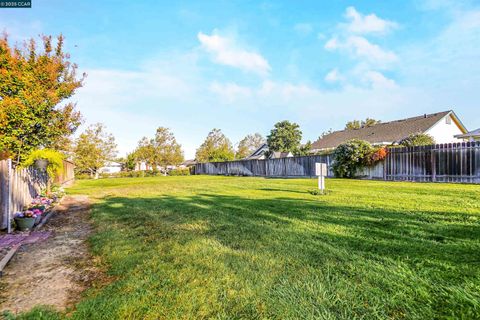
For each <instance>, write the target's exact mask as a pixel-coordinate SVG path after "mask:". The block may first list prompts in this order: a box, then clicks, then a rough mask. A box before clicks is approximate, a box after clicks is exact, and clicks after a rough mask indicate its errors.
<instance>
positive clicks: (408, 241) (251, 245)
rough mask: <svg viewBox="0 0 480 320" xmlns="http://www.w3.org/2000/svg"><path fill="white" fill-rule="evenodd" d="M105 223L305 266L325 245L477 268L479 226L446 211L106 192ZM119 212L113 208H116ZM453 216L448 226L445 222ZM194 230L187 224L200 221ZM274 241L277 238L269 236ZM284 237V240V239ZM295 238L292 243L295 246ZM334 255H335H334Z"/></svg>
mask: <svg viewBox="0 0 480 320" xmlns="http://www.w3.org/2000/svg"><path fill="white" fill-rule="evenodd" d="M97 206H98V211H100V212H103V213H102V217H101V219H100V220H101V221H102V222H108V221H110V222H114V223H116V224H118V223H120V224H123V225H124V227H126V228H132V229H138V232H139V233H144V232H145V228H146V229H147V230H148V232H152V233H153V234H152V235H151V236H150V238H151V239H153V240H155V232H158V236H160V235H161V234H163V233H165V234H163V236H168V232H174V233H175V232H182V234H183V235H184V236H185V237H187V238H188V233H192V236H193V235H198V234H199V233H202V234H203V235H205V236H208V237H212V238H215V239H216V240H218V241H219V242H221V243H222V244H223V245H225V246H228V247H230V248H232V249H235V250H255V249H256V248H261V250H270V251H271V252H273V253H278V254H286V255H289V254H292V252H291V251H289V250H292V249H294V248H295V247H297V248H299V249H301V250H302V252H298V251H297V252H295V256H296V257H297V258H301V257H302V255H303V256H304V258H305V261H306V262H307V263H312V264H316V263H318V262H320V263H321V261H315V260H312V259H310V258H311V256H317V255H318V251H319V250H327V252H325V251H324V252H323V254H326V255H327V256H328V251H329V247H330V246H333V247H335V249H336V250H337V249H342V250H344V251H345V252H348V253H349V256H350V258H352V259H353V258H358V256H364V257H367V256H368V257H374V258H376V259H380V260H388V259H393V260H398V259H404V260H405V261H406V262H408V263H412V262H413V263H417V262H418V261H420V260H423V261H426V260H429V261H430V262H431V263H438V264H443V263H449V264H452V265H457V266H458V267H460V266H462V268H468V267H478V266H479V265H480V264H479V262H480V259H479V257H478V252H479V251H478V250H479V249H480V246H479V242H478V239H480V225H479V224H478V223H467V222H465V219H464V217H463V216H462V215H459V214H452V213H448V212H435V213H432V212H416V213H402V212H399V211H388V210H382V209H378V208H374V209H362V208H358V207H353V206H337V205H328V204H325V203H324V202H319V201H316V200H305V199H288V198H274V199H271V198H270V199H249V198H242V197H236V196H225V195H217V194H208V193H204V194H198V195H195V196H189V197H171V196H163V197H158V198H122V197H108V198H105V199H104V202H102V203H100V204H98V205H97ZM112 209H113V210H112ZM445 218H448V219H447V220H448V221H449V223H448V224H446V223H445V221H444V220H445ZM199 223H201V224H202V225H203V226H204V228H200V229H198V228H193V230H189V229H188V228H184V227H182V226H185V225H192V224H199ZM272 239H275V241H271V240H272ZM282 239H283V240H282ZM289 241H294V242H293V243H291V242H289ZM333 254H336V253H333Z"/></svg>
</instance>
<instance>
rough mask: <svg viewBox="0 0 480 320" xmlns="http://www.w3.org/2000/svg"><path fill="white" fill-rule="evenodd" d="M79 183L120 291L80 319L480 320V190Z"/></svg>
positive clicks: (220, 180)
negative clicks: (313, 192)
mask: <svg viewBox="0 0 480 320" xmlns="http://www.w3.org/2000/svg"><path fill="white" fill-rule="evenodd" d="M315 187H316V180H313V179H263V178H244V177H211V176H191V177H154V178H126V179H104V180H97V181H79V182H77V184H76V185H75V187H73V188H72V189H70V190H69V192H70V193H74V194H88V195H89V196H90V197H91V198H92V200H93V201H94V207H93V212H92V219H93V222H94V225H95V227H96V230H97V231H96V233H95V235H94V236H93V237H92V239H91V245H92V250H93V253H94V255H96V256H98V257H99V258H100V259H101V261H102V263H103V264H104V265H105V267H106V268H107V270H108V274H109V275H110V276H111V277H112V279H113V281H112V282H111V283H109V284H108V285H106V286H104V287H102V288H97V289H91V290H90V291H88V292H87V293H86V295H85V298H84V300H82V301H81V302H80V303H79V304H78V306H77V308H76V310H75V311H74V312H73V314H72V315H71V316H72V317H73V318H78V319H204V318H215V319H270V318H271V319H314V318H315V319H386V318H390V319H436V318H455V319H457V318H463V319H474V318H480V186H474V185H455V184H416V183H393V182H378V181H357V180H334V179H329V180H327V188H328V194H327V195H323V196H314V195H311V194H310V193H309V192H308V191H309V190H312V189H315Z"/></svg>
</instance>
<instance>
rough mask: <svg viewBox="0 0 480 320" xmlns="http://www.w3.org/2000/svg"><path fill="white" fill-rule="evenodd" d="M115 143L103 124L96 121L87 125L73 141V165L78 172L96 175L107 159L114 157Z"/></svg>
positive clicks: (115, 152)
mask: <svg viewBox="0 0 480 320" xmlns="http://www.w3.org/2000/svg"><path fill="white" fill-rule="evenodd" d="M116 149H117V145H116V143H115V138H114V137H113V135H112V134H110V133H107V132H106V131H105V126H104V125H103V124H101V123H96V124H94V125H91V126H89V127H88V128H87V129H86V130H85V132H83V133H82V134H81V135H80V136H79V137H78V138H77V140H76V141H75V149H74V151H75V155H74V158H75V166H76V170H77V171H78V172H82V173H89V174H90V175H91V176H93V175H96V174H97V171H98V169H100V168H101V167H103V166H104V165H105V162H106V161H108V160H113V159H115V157H116V155H117V150H116Z"/></svg>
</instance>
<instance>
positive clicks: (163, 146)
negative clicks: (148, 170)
mask: <svg viewBox="0 0 480 320" xmlns="http://www.w3.org/2000/svg"><path fill="white" fill-rule="evenodd" d="M135 155H136V157H137V159H138V160H141V161H145V162H146V163H147V164H149V165H150V166H152V167H153V168H154V169H157V167H163V168H164V169H165V170H164V172H165V173H166V167H167V166H168V165H178V164H180V163H181V162H182V161H183V152H182V148H181V146H180V144H178V143H177V140H176V139H175V136H174V135H173V133H172V132H171V131H170V129H168V128H165V127H159V128H158V129H157V131H156V133H155V137H154V138H153V139H148V138H146V137H144V138H143V139H142V140H140V141H139V145H138V148H137V150H136V151H135Z"/></svg>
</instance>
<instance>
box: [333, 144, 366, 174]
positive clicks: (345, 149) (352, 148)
mask: <svg viewBox="0 0 480 320" xmlns="http://www.w3.org/2000/svg"><path fill="white" fill-rule="evenodd" d="M373 150H374V149H373V148H372V145H371V144H370V143H368V142H367V141H363V140H358V139H353V140H349V141H347V142H344V143H342V144H341V145H339V146H338V147H337V148H336V149H335V151H334V152H333V159H334V161H333V164H332V169H333V172H334V174H335V176H336V177H338V178H354V177H355V175H356V173H357V171H358V169H360V168H362V167H363V166H365V165H366V164H367V163H366V161H367V159H368V156H369V155H370V154H371V153H372V151H373Z"/></svg>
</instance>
